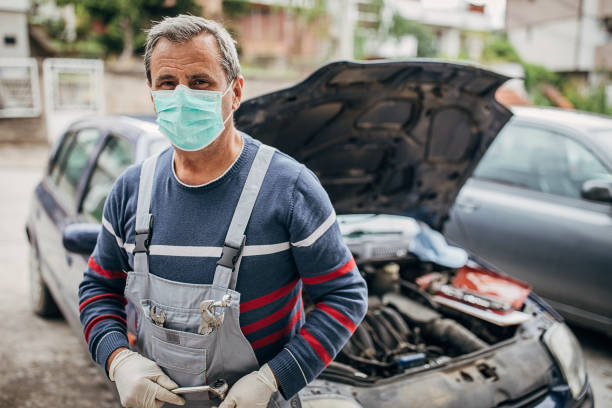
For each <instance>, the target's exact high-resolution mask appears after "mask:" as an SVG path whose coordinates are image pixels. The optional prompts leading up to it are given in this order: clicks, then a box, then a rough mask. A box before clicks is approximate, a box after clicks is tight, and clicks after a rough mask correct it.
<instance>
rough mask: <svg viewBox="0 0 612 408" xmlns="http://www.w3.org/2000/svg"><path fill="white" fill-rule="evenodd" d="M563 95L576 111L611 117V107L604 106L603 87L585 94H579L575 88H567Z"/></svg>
mask: <svg viewBox="0 0 612 408" xmlns="http://www.w3.org/2000/svg"><path fill="white" fill-rule="evenodd" d="M563 94H564V95H565V97H566V98H567V99H569V100H570V102H571V103H572V105H574V108H576V109H578V110H582V111H588V112H595V113H603V114H607V115H612V106H607V105H606V89H605V88H604V87H603V86H599V87H595V88H591V89H588V90H587V91H585V92H579V91H578V89H577V87H575V86H568V87H567V89H564V92H563Z"/></svg>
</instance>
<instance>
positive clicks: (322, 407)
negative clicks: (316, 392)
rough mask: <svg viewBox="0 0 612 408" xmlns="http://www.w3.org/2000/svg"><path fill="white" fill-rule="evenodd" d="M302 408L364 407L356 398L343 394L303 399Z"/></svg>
mask: <svg viewBox="0 0 612 408" xmlns="http://www.w3.org/2000/svg"><path fill="white" fill-rule="evenodd" d="M300 402H301V404H302V408H362V406H361V405H359V404H358V403H357V402H356V401H355V400H354V399H351V398H347V397H343V396H342V395H338V396H336V395H334V396H330V395H325V396H320V397H314V398H308V399H306V400H304V399H302V400H301V401H300Z"/></svg>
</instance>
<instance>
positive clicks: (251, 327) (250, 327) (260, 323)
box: [240, 290, 302, 334]
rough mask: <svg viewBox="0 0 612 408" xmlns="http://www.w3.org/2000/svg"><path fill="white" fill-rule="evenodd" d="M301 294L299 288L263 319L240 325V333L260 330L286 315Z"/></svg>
mask: <svg viewBox="0 0 612 408" xmlns="http://www.w3.org/2000/svg"><path fill="white" fill-rule="evenodd" d="M301 296H302V291H301V290H300V291H299V292H298V294H297V295H296V296H295V297H294V298H293V299H291V300H290V301H289V302H287V304H286V305H285V306H283V307H282V308H280V309H278V310H277V311H276V312H274V313H272V314H271V315H268V316H266V317H264V318H263V319H260V320H257V321H256V322H253V323H250V324H247V325H245V326H241V327H240V329H241V330H242V333H243V334H249V333H253V332H255V331H257V330H261V329H263V328H264V327H266V326H269V325H271V324H272V323H275V322H277V321H279V320H280V319H282V318H283V317H285V316H286V315H288V314H289V313H290V312H291V311H292V310H293V308H294V307H295V305H297V302H298V300H299V298H300V297H301Z"/></svg>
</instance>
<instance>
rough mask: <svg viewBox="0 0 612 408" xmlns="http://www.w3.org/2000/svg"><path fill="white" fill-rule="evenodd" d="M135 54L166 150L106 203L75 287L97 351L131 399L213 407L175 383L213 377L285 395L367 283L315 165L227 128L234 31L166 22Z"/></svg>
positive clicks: (309, 373)
mask: <svg viewBox="0 0 612 408" xmlns="http://www.w3.org/2000/svg"><path fill="white" fill-rule="evenodd" d="M144 58H145V69H146V75H147V83H148V86H149V87H150V90H151V99H152V101H153V103H154V105H155V109H156V112H157V115H158V117H157V123H158V124H159V128H160V130H161V131H162V133H163V134H165V135H166V136H167V137H168V139H169V140H170V142H171V144H172V147H169V148H168V149H166V150H165V151H163V152H161V153H160V154H158V155H155V156H153V157H151V158H149V159H147V160H145V162H144V163H142V164H138V165H134V166H132V167H130V168H129V169H128V170H126V171H125V172H124V173H123V174H122V175H121V176H120V177H119V179H118V180H117V181H116V182H115V184H114V186H113V189H112V191H111V193H110V195H109V197H108V198H107V201H106V203H105V207H104V215H103V221H102V224H103V228H102V232H101V233H100V235H99V238H98V242H97V245H96V248H95V250H94V252H93V254H92V256H91V257H90V258H89V263H88V268H87V270H86V271H85V273H84V278H83V281H82V282H81V284H80V287H79V300H80V313H81V322H82V324H83V327H84V336H85V340H86V341H87V343H88V346H89V350H90V352H91V355H92V357H93V359H94V360H95V361H96V362H97V363H99V364H101V365H102V366H103V367H105V368H106V370H107V373H108V375H109V377H110V379H111V380H113V381H114V382H115V384H116V387H117V390H118V393H119V396H120V399H121V403H122V405H123V406H126V407H133V406H138V407H140V408H151V407H160V406H162V405H163V404H164V403H168V404H174V405H183V404H187V406H196V405H197V406H212V405H213V404H218V402H217V403H215V402H214V401H215V400H214V399H209V393H208V392H200V393H197V392H196V393H183V394H179V393H173V392H171V390H173V389H175V388H177V387H179V386H181V387H189V386H198V385H203V384H214V383H215V382H216V381H217V380H220V379H223V380H226V381H227V383H228V384H229V386H230V388H229V392H228V394H227V397H226V398H225V400H224V401H223V402H222V403H221V405H220V408H231V407H237V408H245V407H254V406H264V407H265V406H270V407H285V406H291V405H290V404H291V403H292V401H293V400H294V399H296V398H297V397H296V394H297V392H298V391H299V390H300V389H301V388H303V387H304V386H305V385H306V384H308V383H309V382H310V381H312V380H313V379H314V378H316V377H317V375H318V374H319V373H320V372H321V371H322V370H323V369H324V368H325V366H326V365H327V364H329V363H330V362H331V361H332V360H333V358H334V357H335V355H336V354H337V353H338V351H339V350H340V349H341V348H342V347H343V345H344V344H345V342H346V341H347V340H348V339H349V337H350V336H351V334H352V333H353V331H354V330H355V328H356V327H357V325H358V324H359V323H360V322H361V319H362V318H363V316H364V314H365V312H366V309H367V287H366V284H365V282H364V280H363V278H362V277H361V275H360V273H359V271H358V269H357V267H356V265H355V262H354V260H353V258H352V256H351V253H350V251H349V250H348V248H347V247H346V245H345V244H344V242H343V240H342V236H341V234H340V229H339V227H338V224H337V222H336V215H335V212H334V209H333V207H332V205H331V203H330V200H329V197H328V196H327V194H326V192H325V191H324V189H323V187H322V186H321V184H320V183H319V181H318V180H317V178H316V177H315V175H314V174H313V173H312V172H311V171H310V170H308V169H307V168H306V167H305V166H304V165H302V164H300V163H298V162H296V161H295V160H294V159H292V158H291V157H288V156H287V155H285V154H283V153H281V152H279V151H276V150H274V149H273V148H271V147H269V146H266V145H264V144H262V143H260V142H259V141H257V140H255V139H253V138H251V137H250V136H248V135H247V134H245V133H242V132H240V131H238V130H236V128H235V127H234V123H233V120H232V116H233V112H234V111H235V110H236V109H238V107H239V106H240V101H241V99H242V96H243V89H244V78H243V77H242V75H241V74H240V65H239V61H238V57H237V53H236V49H235V45H234V41H233V39H232V38H231V36H230V35H229V34H228V32H227V31H226V30H225V29H224V28H223V27H222V26H221V25H220V24H218V23H216V22H214V21H211V20H207V19H204V18H201V17H196V16H188V15H180V16H178V17H172V18H165V19H164V20H163V21H161V22H159V23H157V24H156V25H154V26H153V27H152V28H151V30H149V32H148V37H147V43H146V49H145V57H144ZM117 91H120V90H117ZM279 137H291V135H290V134H287V135H280V136H279ZM303 287H304V288H305V289H306V292H307V293H308V295H309V296H310V298H311V299H312V300H313V303H314V305H315V307H314V309H313V310H312V311H311V312H310V313H309V315H308V318H306V317H305V315H304V308H303V304H302V288H303ZM128 300H129V302H128ZM126 304H127V305H128V307H127V312H126V308H125V305H126ZM130 345H132V346H133V348H135V349H137V350H138V352H136V351H132V350H131V349H130ZM293 406H295V405H293Z"/></svg>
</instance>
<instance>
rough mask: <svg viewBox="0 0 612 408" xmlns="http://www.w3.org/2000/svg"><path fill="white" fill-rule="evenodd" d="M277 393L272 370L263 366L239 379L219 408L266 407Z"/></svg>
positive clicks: (265, 365)
mask: <svg viewBox="0 0 612 408" xmlns="http://www.w3.org/2000/svg"><path fill="white" fill-rule="evenodd" d="M276 391H278V385H277V384H276V378H274V373H273V372H272V369H271V368H270V367H269V366H268V365H267V364H264V365H263V366H261V368H260V369H259V371H253V372H252V373H250V374H247V375H245V376H244V377H242V378H241V379H239V380H238V381H237V382H236V384H234V385H233V386H232V388H231V389H230V390H229V392H228V393H227V397H225V400H223V402H222V403H221V405H219V408H250V407H267V406H268V402H270V397H272V394H273V393H275V392H276Z"/></svg>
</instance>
